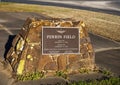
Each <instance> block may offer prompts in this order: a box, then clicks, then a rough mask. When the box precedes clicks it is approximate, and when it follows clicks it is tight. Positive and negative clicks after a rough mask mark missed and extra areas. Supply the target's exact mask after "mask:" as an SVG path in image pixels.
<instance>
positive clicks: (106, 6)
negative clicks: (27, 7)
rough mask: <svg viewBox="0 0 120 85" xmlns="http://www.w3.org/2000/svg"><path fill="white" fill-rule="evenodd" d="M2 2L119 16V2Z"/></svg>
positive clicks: (112, 0)
mask: <svg viewBox="0 0 120 85" xmlns="http://www.w3.org/2000/svg"><path fill="white" fill-rule="evenodd" d="M2 1H10V2H18V3H27V4H37V5H49V6H60V7H67V8H75V9H83V10H90V11H97V12H104V13H109V14H115V15H120V0H2Z"/></svg>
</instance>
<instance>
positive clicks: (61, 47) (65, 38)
mask: <svg viewBox="0 0 120 85" xmlns="http://www.w3.org/2000/svg"><path fill="white" fill-rule="evenodd" d="M79 40H80V39H79V29H78V28H72V27H67V28H64V27H43V28H42V54H78V53H80V46H79V45H80V41H79Z"/></svg>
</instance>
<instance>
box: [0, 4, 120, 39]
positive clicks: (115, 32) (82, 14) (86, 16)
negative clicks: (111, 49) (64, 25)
mask: <svg viewBox="0 0 120 85" xmlns="http://www.w3.org/2000/svg"><path fill="white" fill-rule="evenodd" d="M0 12H35V13H40V14H44V15H47V16H51V17H54V18H71V19H75V20H82V21H84V22H85V24H86V27H87V30H88V31H89V32H92V33H94V34H97V35H102V36H104V37H107V38H110V39H112V40H116V41H120V37H119V36H120V32H119V30H120V16H117V15H111V14H105V13H98V12H92V11H87V10H79V9H70V8H63V7H54V6H42V5H31V4H18V3H3V2H2V3H0Z"/></svg>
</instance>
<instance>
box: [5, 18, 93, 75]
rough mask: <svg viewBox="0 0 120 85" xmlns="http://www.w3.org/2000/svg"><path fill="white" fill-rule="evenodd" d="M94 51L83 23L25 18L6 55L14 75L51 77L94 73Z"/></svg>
mask: <svg viewBox="0 0 120 85" xmlns="http://www.w3.org/2000/svg"><path fill="white" fill-rule="evenodd" d="M94 57H95V54H94V50H93V47H92V44H91V41H90V37H89V35H88V33H87V31H86V29H85V24H84V23H83V22H82V21H73V20H64V19H50V20H42V19H35V18H28V19H27V20H26V21H25V24H24V25H23V28H22V29H21V31H20V33H19V34H17V35H16V37H15V38H14V39H13V42H12V47H11V48H10V50H9V51H8V53H7V55H6V60H8V61H9V62H10V64H11V66H12V68H13V71H14V72H15V73H16V74H17V75H22V74H26V73H30V72H35V71H39V72H44V75H46V76H54V74H55V73H56V71H67V74H76V73H79V70H80V69H87V70H93V69H94V66H95V62H94Z"/></svg>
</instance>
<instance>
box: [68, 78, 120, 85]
mask: <svg viewBox="0 0 120 85" xmlns="http://www.w3.org/2000/svg"><path fill="white" fill-rule="evenodd" d="M70 85H120V78H118V77H111V78H109V79H105V80H101V81H98V80H94V81H90V82H87V81H79V82H74V83H73V84H70Z"/></svg>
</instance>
